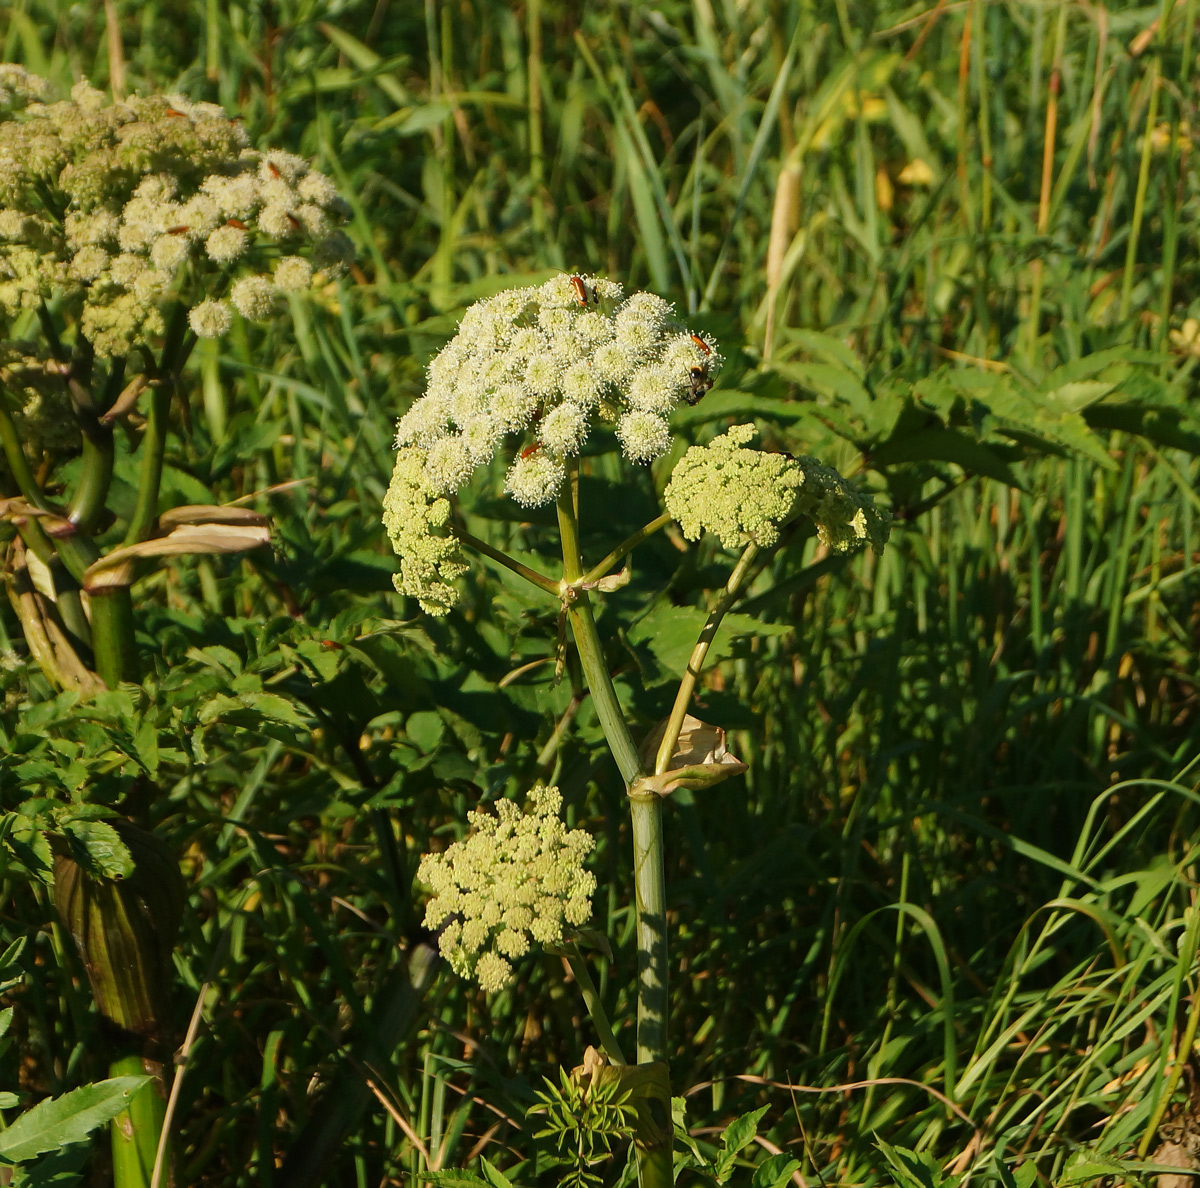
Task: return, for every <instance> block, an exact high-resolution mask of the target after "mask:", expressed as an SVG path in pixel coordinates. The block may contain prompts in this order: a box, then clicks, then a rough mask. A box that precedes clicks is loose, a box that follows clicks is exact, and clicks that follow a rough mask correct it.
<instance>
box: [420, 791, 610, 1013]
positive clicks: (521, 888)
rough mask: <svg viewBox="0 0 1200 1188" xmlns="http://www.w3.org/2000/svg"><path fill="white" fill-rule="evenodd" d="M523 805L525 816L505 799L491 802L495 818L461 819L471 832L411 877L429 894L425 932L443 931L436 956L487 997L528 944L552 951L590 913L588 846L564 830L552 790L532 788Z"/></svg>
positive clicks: (429, 857) (581, 836)
mask: <svg viewBox="0 0 1200 1188" xmlns="http://www.w3.org/2000/svg"><path fill="white" fill-rule="evenodd" d="M530 799H531V800H532V802H533V803H532V806H531V807H530V809H529V811H528V812H526V813H522V812H521V810H520V809H519V808H518V807H517V805H516V804H515V803H514V802H513V801H511V800H502V801H500V802H499V804H497V806H496V811H497V814H498V815H497V816H495V817H493V816H492V815H491V814H490V813H485V812H471V813H468V814H467V817H468V819H469V821H470V822H471V825H472V826H473V827H474V832H473V833H472V834H471V835H470V836H469V837H467V838H465V839H464V840H462V841H459V842H455V843H454V844H453V845H451V846H450V847H448V848H447V849H446V850H445V851H444V852H443V853H441V854H426V855H425V857H424V858H422V859H421V865H420V867H419V868H418V870H417V877H418V878H419V879H420V880H421V882H423V883H425V884H427V885H428V886H429V887H430V888H431V889H432V891H433V897H432V898H431V899H430V900H429V903H428V904H427V905H426V908H425V924H426V926H427V927H429V928H439V927H442V925H443V924H445V927H444V928H442V934H441V937H440V938H439V941H438V945H439V947H440V949H441V951H442V956H443V957H445V958H446V960H447V961H449V962H450V966H451V968H452V969H453V970H454V971H455V973H457V974H459V976H461V977H464V978H474V979H475V980H476V981H477V982H478V983H479V985H480V986H481V987H482V988H483V989H484V990H487V991H489V992H492V991H496V990H500V989H502V988H503V987H504V986H505V985H506V984H507V983H508V982H509V980H510V979H511V978H512V964H511V959H513V958H516V957H520V956H522V955H523V954H525V953H526V952H528V950H529V944H530V941H536V942H537V943H538V944H541V945H553V944H558V943H560V942H561V941H562V939H563V925H564V924H575V925H578V924H582V923H584V921H586V920H587V919H588V917H589V916H590V915H591V913H592V894H593V893H594V892H595V890H596V876H595V875H593V874H592V873H591V872H590V871H586V870H584V869H583V860H584V858H585V857H586V856H587V854H588V853H589V852H590V851H591V849H592V846H593V845H594V844H595V839H594V838H593V837H592V836H591V834H590V833H587V832H585V831H584V830H582V829H567V827H566V826H565V825H564V824H563V823H562V821H561V820H560V818H559V815H558V814H559V811H560V809H561V808H562V797H561V796H560V795H559V791H558V789H557V788H534V790H533V791H532V792H531V793H530ZM447 921H448V923H447Z"/></svg>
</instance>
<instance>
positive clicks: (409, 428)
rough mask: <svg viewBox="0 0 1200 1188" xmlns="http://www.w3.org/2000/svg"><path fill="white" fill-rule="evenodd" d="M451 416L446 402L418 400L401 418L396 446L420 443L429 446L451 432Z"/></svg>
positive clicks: (397, 430)
mask: <svg viewBox="0 0 1200 1188" xmlns="http://www.w3.org/2000/svg"><path fill="white" fill-rule="evenodd" d="M449 420H450V416H449V413H448V411H447V409H446V406H445V404H444V403H442V402H440V401H433V400H428V399H426V400H418V401H417V402H416V404H414V405H413V406H412V408H410V409H409V410H408V412H406V413H405V414H404V416H402V417H401V418H400V424H399V425H398V426H397V427H396V446H397V448H399V447H400V446H407V445H418V446H423V447H426V448H428V447H429V446H431V445H432V444H433V443H434V442H435V441H438V440H439V439H441V438H443V437H445V436H446V434H447V433H448V432H449Z"/></svg>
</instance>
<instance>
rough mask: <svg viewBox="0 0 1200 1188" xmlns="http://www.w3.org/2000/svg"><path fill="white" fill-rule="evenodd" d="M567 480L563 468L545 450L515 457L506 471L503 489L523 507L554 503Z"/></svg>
mask: <svg viewBox="0 0 1200 1188" xmlns="http://www.w3.org/2000/svg"><path fill="white" fill-rule="evenodd" d="M566 477H567V472H566V468H565V467H564V466H563V464H562V463H561V462H560V461H558V460H557V459H556V458H554V457H552V456H551V455H550V454H548V453H547V452H546V451H545V450H535V451H534V452H533V453H531V454H526V455H525V456H524V457H521V456H518V457H517V458H516V459H515V460H514V461H513V464H512V465H511V466H510V467H509V468H508V475H507V476H506V478H505V481H504V489H505V490H506V491H507V492H508V493H509V494H510V495H511V496H512V497H513V499H515V500H516V501H517V503H519V504H520V505H521V506H522V507H541V506H542V505H543V504H546V503H553V502H554V500H555V499H556V498H557V497H558V493H559V491H560V490H561V489H562V485H563V481H564V480H565V479H566Z"/></svg>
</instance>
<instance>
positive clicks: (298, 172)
mask: <svg viewBox="0 0 1200 1188" xmlns="http://www.w3.org/2000/svg"><path fill="white" fill-rule="evenodd" d="M307 172H308V162H307V161H306V160H305V159H304V158H303V157H297V156H296V155H295V153H284V152H280V151H279V150H278V149H271V150H270V151H269V152H265V153H263V157H262V161H261V162H259V166H258V176H259V178H260V179H261V180H262V181H263V182H264V183H269V182H271V181H274V180H276V179H282V180H283V181H284V182H286V183H287V184H288V185H295V183H296V181H297V179H299V178H302V177H303V176H304V175H305V174H306V173H307Z"/></svg>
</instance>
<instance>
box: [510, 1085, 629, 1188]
mask: <svg viewBox="0 0 1200 1188" xmlns="http://www.w3.org/2000/svg"><path fill="white" fill-rule="evenodd" d="M545 1085H546V1088H545V1089H543V1090H538V1091H537V1092H536V1093H535V1094H534V1096H535V1097H536V1098H537V1105H535V1106H531V1107H530V1108H529V1110H528V1111H527V1116H528V1117H531V1118H532V1117H534V1116H538V1118H539V1121H540V1120H541V1119H542V1118H543V1117H544V1124H543V1125H542V1127H541V1129H540V1130H537V1131H535V1132H534V1135H533V1137H534V1139H535V1140H536V1139H552V1140H553V1144H554V1145H553V1149H552V1152H551V1154H550V1159H549V1166H550V1167H552V1168H557V1169H558V1172H557V1174H558V1182H559V1183H560V1184H565V1185H567V1186H568V1188H593V1186H594V1185H599V1184H602V1183H604V1178H603V1176H601V1175H600V1173H599V1172H597V1171H595V1170H593V1169H594V1168H595V1167H596V1166H597V1165H598V1164H601V1163H605V1162H607V1161H608V1160H610V1159H611V1158H612V1156H613V1152H614V1148H615V1147H617V1146H619V1145H623V1144H624V1143H626V1142H628V1141H629V1140H630V1139H631V1138H632V1137H633V1133H634V1123H635V1121H636V1117H637V1107H636V1106H635V1105H634V1104H633V1102H632V1101H631V1100H630V1091H629V1090H623V1089H622V1088H621V1084H620V1082H619V1081H616V1080H611V1081H596V1080H593V1081H591V1082H589V1083H587V1084H583V1083H581V1082H580V1081H579V1080H577V1079H576V1078H574V1077H572V1076H570V1075H569V1074H568V1073H567V1072H566V1070H564V1069H560V1070H559V1076H558V1084H557V1085H556V1084H555V1083H554V1082H553V1081H550V1080H546V1081H545Z"/></svg>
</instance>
